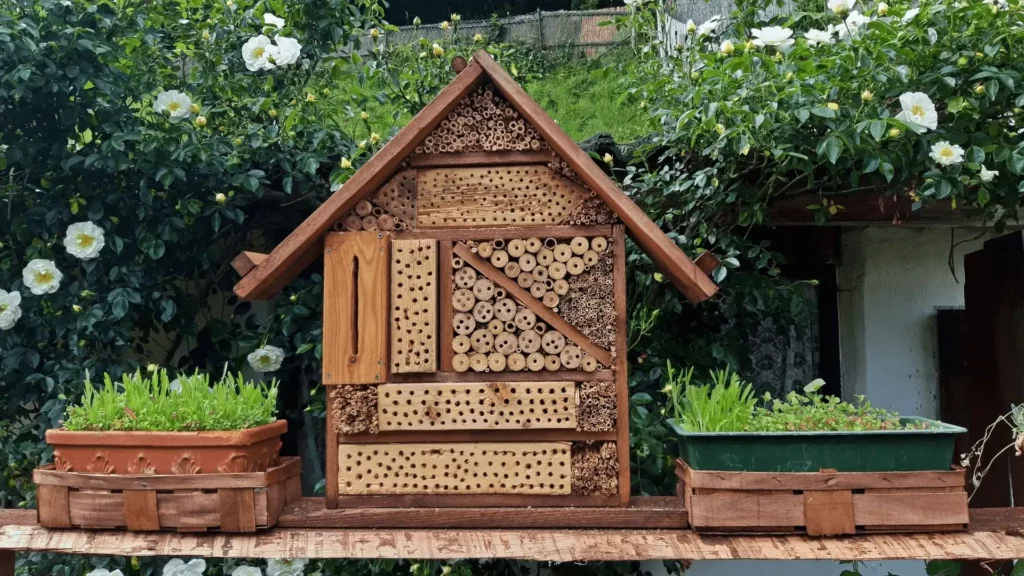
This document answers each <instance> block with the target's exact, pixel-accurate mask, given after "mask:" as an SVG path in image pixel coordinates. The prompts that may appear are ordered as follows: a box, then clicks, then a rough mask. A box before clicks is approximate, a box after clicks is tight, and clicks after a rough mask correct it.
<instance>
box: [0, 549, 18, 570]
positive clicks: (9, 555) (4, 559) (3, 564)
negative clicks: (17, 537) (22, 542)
mask: <svg viewBox="0 0 1024 576" xmlns="http://www.w3.org/2000/svg"><path fill="white" fill-rule="evenodd" d="M14 560H15V557H14V550H0V576H14Z"/></svg>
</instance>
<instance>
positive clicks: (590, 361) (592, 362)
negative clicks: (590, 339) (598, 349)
mask: <svg viewBox="0 0 1024 576" xmlns="http://www.w3.org/2000/svg"><path fill="white" fill-rule="evenodd" d="M580 368H582V369H583V371H584V372H595V371H596V370H597V358H594V357H593V356H584V357H583V360H582V361H580Z"/></svg>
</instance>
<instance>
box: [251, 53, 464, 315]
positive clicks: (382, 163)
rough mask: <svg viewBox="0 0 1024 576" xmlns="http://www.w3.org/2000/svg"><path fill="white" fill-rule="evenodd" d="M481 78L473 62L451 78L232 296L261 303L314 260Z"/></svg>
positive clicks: (286, 239) (252, 273) (275, 249)
mask: <svg viewBox="0 0 1024 576" xmlns="http://www.w3.org/2000/svg"><path fill="white" fill-rule="evenodd" d="M482 76H483V69H482V67H481V66H480V64H479V63H478V62H476V61H474V62H472V63H470V65H469V66H468V67H467V68H466V69H465V70H463V71H462V73H461V74H459V75H458V76H456V77H455V80H453V81H452V83H451V84H449V85H448V86H446V87H445V88H444V89H443V90H441V92H440V93H439V94H438V95H437V97H435V98H434V99H433V100H432V101H431V102H430V103H429V104H427V105H426V106H425V107H424V108H423V109H422V110H420V112H419V113H418V114H416V116H415V117H413V119H412V120H411V121H410V122H409V124H407V125H406V126H405V128H403V129H402V130H401V131H400V132H399V133H398V135H397V136H395V137H394V138H393V139H392V140H391V141H390V142H388V143H387V144H386V145H385V146H384V148H383V149H382V150H381V151H380V152H378V153H377V154H375V155H374V156H373V157H372V158H370V160H369V161H367V162H366V164H364V165H363V166H362V168H360V169H359V170H358V171H357V172H356V173H355V174H354V175H353V176H352V177H351V178H350V179H349V180H348V181H347V182H346V183H345V185H344V186H343V187H342V188H341V190H339V191H338V192H336V193H335V194H333V195H332V196H331V197H330V198H328V199H327V201H326V202H324V203H323V204H322V205H321V206H320V207H319V208H317V210H316V211H315V212H313V214H311V215H310V217H309V218H307V219H306V221H305V222H303V223H302V224H301V225H300V226H299V227H298V228H296V229H295V230H294V231H292V233H291V234H289V235H288V237H287V238H285V239H284V241H283V242H281V244H279V245H278V246H277V247H276V248H274V250H273V251H272V252H271V253H270V255H269V257H268V258H267V259H266V260H265V261H264V262H263V263H262V264H260V265H259V266H257V267H256V269H254V270H253V271H252V272H250V273H249V274H247V275H246V276H245V277H244V278H242V280H241V281H239V282H238V284H236V285H235V294H236V295H238V297H239V298H241V299H243V300H265V299H269V298H270V297H272V296H273V295H274V294H276V293H277V292H279V291H280V290H281V289H282V288H284V287H285V286H286V285H287V284H288V282H290V281H291V280H292V278H294V277H295V276H297V275H298V274H299V273H301V272H302V270H303V269H304V268H305V267H306V266H307V265H308V264H309V263H311V262H312V261H313V260H315V259H316V257H317V256H318V254H317V251H318V250H317V248H318V246H319V243H320V242H321V239H322V238H323V236H324V234H326V233H327V232H328V230H330V229H331V227H332V226H333V225H334V223H335V222H337V221H338V219H339V218H341V216H342V215H343V214H345V213H346V212H348V211H349V210H351V209H352V208H353V207H355V205H356V203H357V202H358V201H359V200H361V199H362V198H363V197H364V196H366V195H367V194H370V193H371V192H373V191H374V190H375V189H376V188H378V187H379V186H380V185H382V184H384V182H386V181H387V180H388V178H390V177H391V175H392V174H393V173H394V172H395V170H397V169H398V167H399V165H400V164H401V162H402V161H403V160H405V159H406V158H407V157H408V156H409V154H411V153H412V152H413V150H414V149H415V148H416V145H417V144H418V143H419V140H420V139H421V138H422V136H423V135H424V134H426V133H429V132H430V131H431V130H433V129H434V127H436V126H437V125H438V124H440V122H441V119H442V118H444V117H445V116H446V115H447V114H448V113H449V112H451V111H452V110H453V109H454V108H455V106H457V105H458V103H459V102H460V101H461V100H462V99H463V97H465V96H466V94H468V93H469V91H470V90H472V89H473V88H474V87H475V86H476V85H477V82H478V81H479V80H480V78H481V77H482Z"/></svg>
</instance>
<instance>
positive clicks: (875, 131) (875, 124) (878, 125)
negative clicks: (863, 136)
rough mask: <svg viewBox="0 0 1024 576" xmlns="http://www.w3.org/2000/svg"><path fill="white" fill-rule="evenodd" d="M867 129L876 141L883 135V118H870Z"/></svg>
mask: <svg viewBox="0 0 1024 576" xmlns="http://www.w3.org/2000/svg"><path fill="white" fill-rule="evenodd" d="M868 130H869V131H870V132H871V137H872V138H874V139H875V140H876V141H879V140H881V139H882V137H883V136H885V121H884V120H872V121H871V123H870V125H869V127H868Z"/></svg>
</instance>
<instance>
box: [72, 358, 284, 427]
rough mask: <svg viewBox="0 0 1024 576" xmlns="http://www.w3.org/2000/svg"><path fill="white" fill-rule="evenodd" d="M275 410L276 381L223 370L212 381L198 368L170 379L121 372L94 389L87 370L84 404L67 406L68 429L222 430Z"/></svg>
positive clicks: (265, 420)
mask: <svg viewBox="0 0 1024 576" xmlns="http://www.w3.org/2000/svg"><path fill="white" fill-rule="evenodd" d="M276 414H277V381H276V380H275V381H271V383H270V384H269V385H268V384H264V383H262V382H250V381H246V380H245V378H244V377H243V376H242V375H241V374H238V375H237V376H236V375H234V374H230V373H225V375H224V376H223V377H221V378H220V379H219V380H218V381H216V382H214V383H213V384H212V385H211V383H210V376H209V375H208V374H200V373H198V372H196V373H195V374H192V375H185V374H181V375H179V376H178V377H177V379H175V380H173V381H171V380H169V379H168V376H167V371H166V370H159V371H157V372H154V373H152V374H150V375H148V376H146V375H143V374H142V373H141V372H135V373H134V374H125V375H123V376H122V378H121V380H120V381H119V382H115V381H114V380H112V379H111V377H110V375H109V374H104V375H103V385H102V386H100V387H94V386H93V384H92V382H91V381H90V380H89V377H88V374H87V375H86V380H85V393H84V394H83V396H82V403H81V404H80V405H78V406H71V407H69V408H68V412H67V420H66V421H65V422H64V429H65V430H70V431H168V432H184V431H215V430H217V431H220V430H245V429H248V428H254V427H256V426H262V425H264V424H270V423H272V422H274V421H275V420H276V418H277V417H276Z"/></svg>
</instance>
